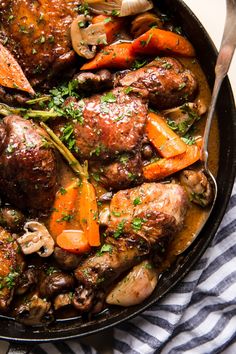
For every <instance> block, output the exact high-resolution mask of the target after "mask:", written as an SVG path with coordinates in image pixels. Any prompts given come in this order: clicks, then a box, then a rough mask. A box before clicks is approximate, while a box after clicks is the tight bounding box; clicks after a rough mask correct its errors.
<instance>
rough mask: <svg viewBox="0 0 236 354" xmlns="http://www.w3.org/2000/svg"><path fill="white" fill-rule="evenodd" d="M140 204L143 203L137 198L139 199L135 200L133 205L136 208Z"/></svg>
mask: <svg viewBox="0 0 236 354" xmlns="http://www.w3.org/2000/svg"><path fill="white" fill-rule="evenodd" d="M139 204H142V201H141V199H140V197H137V198H135V199H134V201H133V205H134V206H136V205H139Z"/></svg>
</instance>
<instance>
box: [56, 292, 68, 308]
mask: <svg viewBox="0 0 236 354" xmlns="http://www.w3.org/2000/svg"><path fill="white" fill-rule="evenodd" d="M71 304H72V294H71V293H65V294H59V295H57V296H56V297H55V300H54V309H55V310H58V309H60V308H61V307H65V306H68V305H71Z"/></svg>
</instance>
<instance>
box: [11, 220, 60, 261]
mask: <svg viewBox="0 0 236 354" xmlns="http://www.w3.org/2000/svg"><path fill="white" fill-rule="evenodd" d="M24 230H25V231H26V232H25V234H24V235H23V236H21V237H19V238H18V239H17V242H18V244H19V245H20V247H21V250H22V252H23V253H24V254H31V253H34V252H37V253H38V254H39V255H40V257H49V256H50V255H51V254H52V253H53V251H54V244H55V243H54V240H53V238H52V236H51V235H50V234H49V232H48V230H47V228H46V227H45V226H44V225H43V224H41V223H39V222H37V221H29V222H27V223H26V224H25V226H24Z"/></svg>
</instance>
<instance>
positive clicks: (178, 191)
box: [107, 183, 188, 244]
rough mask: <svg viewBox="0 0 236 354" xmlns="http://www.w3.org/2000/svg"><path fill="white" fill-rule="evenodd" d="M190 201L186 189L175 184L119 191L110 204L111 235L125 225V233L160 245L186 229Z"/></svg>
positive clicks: (123, 229) (146, 184)
mask: <svg viewBox="0 0 236 354" xmlns="http://www.w3.org/2000/svg"><path fill="white" fill-rule="evenodd" d="M187 201H188V200H187V195H186V192H185V190H184V188H183V187H181V186H180V185H178V184H174V183H169V184H161V183H144V184H142V185H141V186H139V187H135V188H132V189H127V190H123V191H119V192H117V193H116V194H115V195H114V196H113V198H112V201H111V204H110V217H109V219H108V229H107V233H110V234H116V232H117V230H119V228H120V227H121V226H120V225H122V232H123V233H125V234H136V235H140V236H142V237H146V238H147V239H148V240H149V241H150V242H151V243H152V244H153V243H156V241H157V240H158V239H159V238H160V237H163V236H170V235H172V234H173V232H177V231H178V230H180V229H181V228H182V226H183V222H184V217H185V213H186V210H187Z"/></svg>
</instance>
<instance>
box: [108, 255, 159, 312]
mask: <svg viewBox="0 0 236 354" xmlns="http://www.w3.org/2000/svg"><path fill="white" fill-rule="evenodd" d="M157 280H158V273H157V271H156V269H155V268H154V267H153V265H152V263H151V262H150V261H148V260H146V261H143V262H141V263H140V264H138V265H136V266H135V267H134V268H133V269H132V270H131V271H130V272H129V273H128V274H127V275H126V277H125V278H123V279H121V281H120V282H119V283H118V284H117V285H116V286H115V287H114V288H113V289H112V290H111V292H110V293H109V294H108V296H107V298H106V302H107V303H108V304H110V305H119V306H124V307H128V306H133V305H138V304H140V303H141V302H143V301H144V300H145V299H146V298H148V297H149V296H150V295H151V293H152V292H153V290H154V289H155V287H156V285H157Z"/></svg>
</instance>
